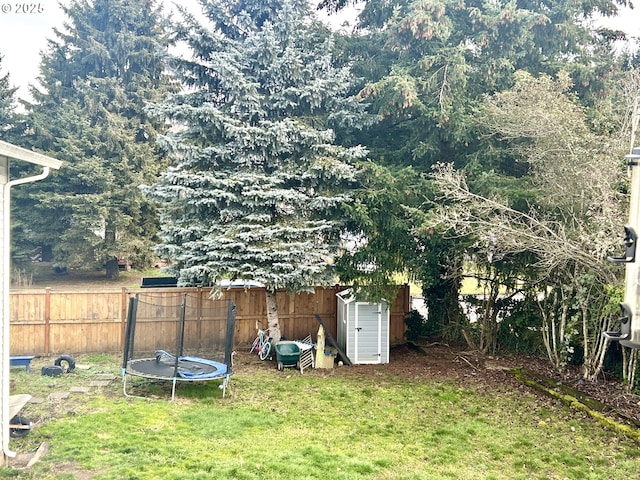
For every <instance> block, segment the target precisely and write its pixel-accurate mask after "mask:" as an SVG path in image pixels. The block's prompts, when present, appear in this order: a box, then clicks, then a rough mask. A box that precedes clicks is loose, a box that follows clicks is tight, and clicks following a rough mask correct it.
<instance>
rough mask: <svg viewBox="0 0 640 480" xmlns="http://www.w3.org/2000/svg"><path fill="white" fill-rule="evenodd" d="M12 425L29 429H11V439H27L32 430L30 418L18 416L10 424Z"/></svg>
mask: <svg viewBox="0 0 640 480" xmlns="http://www.w3.org/2000/svg"><path fill="white" fill-rule="evenodd" d="M9 424H10V425H24V426H25V427H27V428H9V436H10V437H11V438H22V437H26V436H27V435H28V434H29V430H31V421H30V420H29V419H28V418H25V417H21V416H19V415H16V416H15V417H13V418H12V419H11V421H10V422H9Z"/></svg>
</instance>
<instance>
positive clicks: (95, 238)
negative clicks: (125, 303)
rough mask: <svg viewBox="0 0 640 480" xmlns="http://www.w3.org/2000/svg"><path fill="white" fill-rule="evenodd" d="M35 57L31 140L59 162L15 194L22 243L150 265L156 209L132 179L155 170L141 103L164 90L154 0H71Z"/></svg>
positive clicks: (61, 258)
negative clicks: (46, 177)
mask: <svg viewBox="0 0 640 480" xmlns="http://www.w3.org/2000/svg"><path fill="white" fill-rule="evenodd" d="M63 9H64V11H65V13H66V15H67V16H68V21H67V23H66V24H65V29H64V30H55V37H56V38H55V39H53V40H50V41H49V46H48V50H47V51H46V52H45V54H44V56H43V58H42V63H41V75H40V77H39V81H40V83H41V85H42V89H41V90H38V89H37V88H32V95H33V97H34V99H35V102H34V103H33V104H32V105H29V106H28V110H29V134H30V135H29V138H28V141H29V142H30V143H31V145H32V146H34V147H36V148H38V149H40V150H43V151H45V152H51V153H52V154H53V155H54V156H55V157H56V158H60V159H61V160H63V161H64V165H63V167H62V168H61V169H60V171H59V172H58V173H57V174H55V175H54V176H53V178H52V180H51V181H49V182H47V184H46V185H44V184H42V185H38V186H37V187H36V186H34V187H32V188H29V189H28V190H27V189H25V193H26V195H25V196H23V197H22V198H20V200H19V201H20V203H21V204H20V206H21V207H22V208H20V212H22V214H21V217H19V218H18V220H22V222H21V224H22V228H21V229H20V231H19V232H16V233H17V234H18V238H20V239H21V241H22V242H24V243H25V244H27V243H31V244H34V245H45V246H46V245H53V252H54V255H55V260H56V261H58V262H66V263H68V264H69V265H70V266H87V265H93V264H95V262H106V268H107V276H108V277H110V278H113V277H115V276H117V275H118V258H122V257H124V258H125V259H127V260H128V261H130V262H135V263H137V264H139V265H141V266H144V265H145V264H148V263H150V261H151V256H152V251H151V246H152V244H153V236H154V234H155V232H156V231H157V216H156V213H155V211H154V207H153V206H152V204H151V203H150V202H149V201H148V200H146V199H145V198H144V197H143V195H142V192H140V190H139V185H141V184H143V183H149V182H150V181H153V180H154V179H155V178H156V177H157V174H158V172H159V171H160V169H161V168H162V167H163V164H162V161H161V157H160V156H159V153H158V151H157V148H156V146H155V136H156V130H157V128H158V124H157V123H154V122H153V121H151V120H150V119H149V118H148V117H147V116H146V114H145V113H144V107H145V105H146V103H147V102H154V101H159V100H161V99H162V98H164V96H165V95H166V94H167V89H168V88H169V82H168V80H167V77H166V74H165V64H164V61H163V55H164V53H165V51H166V47H167V45H168V39H167V36H166V34H165V31H164V27H163V22H164V19H163V17H162V12H161V10H160V8H159V7H157V6H156V2H155V1H154V0H131V1H128V2H121V1H118V0H91V1H89V0H75V1H73V2H71V3H70V4H69V5H68V6H66V7H65V6H63Z"/></svg>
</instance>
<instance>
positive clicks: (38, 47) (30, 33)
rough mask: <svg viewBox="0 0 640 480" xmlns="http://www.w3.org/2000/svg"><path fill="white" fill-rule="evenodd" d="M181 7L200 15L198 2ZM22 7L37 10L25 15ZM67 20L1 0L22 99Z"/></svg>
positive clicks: (2, 38)
mask: <svg viewBox="0 0 640 480" xmlns="http://www.w3.org/2000/svg"><path fill="white" fill-rule="evenodd" d="M62 1H63V2H65V3H66V2H68V0H62ZM163 1H164V2H165V4H166V5H167V7H166V8H167V9H170V8H172V6H173V3H174V2H173V1H172V0H163ZM179 3H180V4H181V5H185V6H192V7H193V9H194V11H198V2H197V0H180V1H179ZM23 6H27V7H29V6H35V7H38V8H36V9H34V11H30V10H29V11H23V10H22V8H21V7H23ZM38 10H39V11H38ZM64 20H65V16H64V14H63V12H62V9H61V8H60V6H59V5H58V1H57V0H40V1H39V2H38V1H37V0H29V2H26V0H25V1H24V2H22V1H20V2H16V0H0V54H1V55H2V56H3V57H4V58H3V61H2V71H1V72H0V74H2V75H4V74H5V73H7V72H9V74H10V79H11V83H12V85H14V86H17V87H19V91H18V94H19V96H21V97H23V98H25V97H26V96H27V85H28V84H29V83H34V79H35V78H36V77H37V75H38V67H39V64H40V52H41V51H42V50H44V49H45V48H46V41H47V38H52V37H53V33H52V29H53V27H60V26H61V25H62V23H63V21H64ZM614 25H615V26H616V27H617V28H620V29H622V30H625V31H626V32H627V33H629V34H630V35H633V36H635V37H638V36H640V7H639V8H637V9H635V10H625V11H624V12H623V14H622V15H621V16H620V17H619V18H618V19H617V20H616V21H615V23H614Z"/></svg>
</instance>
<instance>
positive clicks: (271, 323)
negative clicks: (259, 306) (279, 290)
mask: <svg viewBox="0 0 640 480" xmlns="http://www.w3.org/2000/svg"><path fill="white" fill-rule="evenodd" d="M266 299H267V324H268V328H269V336H270V337H271V338H272V339H273V343H277V342H279V341H280V338H281V337H282V333H281V332H280V322H279V320H278V304H277V303H276V291H275V290H272V289H270V288H267V289H266Z"/></svg>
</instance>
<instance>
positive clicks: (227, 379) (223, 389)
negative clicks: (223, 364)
mask: <svg viewBox="0 0 640 480" xmlns="http://www.w3.org/2000/svg"><path fill="white" fill-rule="evenodd" d="M228 383H229V375H228V374H227V375H226V376H225V377H224V380H223V381H222V398H224V396H225V394H226V393H227V384H228Z"/></svg>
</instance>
